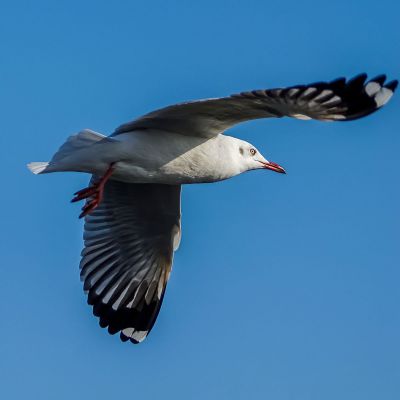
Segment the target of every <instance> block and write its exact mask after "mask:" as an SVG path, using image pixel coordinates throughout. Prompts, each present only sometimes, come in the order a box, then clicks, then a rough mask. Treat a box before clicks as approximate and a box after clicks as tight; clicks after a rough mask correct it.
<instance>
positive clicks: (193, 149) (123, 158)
mask: <svg viewBox="0 0 400 400" xmlns="http://www.w3.org/2000/svg"><path fill="white" fill-rule="evenodd" d="M114 140H115V141H116V142H117V143H116V144H115V146H116V147H117V151H115V152H114V155H117V156H118V157H117V162H116V164H115V171H114V173H113V179H116V180H121V181H124V182H132V183H165V184H170V185H178V184H185V183H206V182H215V181H219V180H223V179H226V178H229V177H230V176H232V174H229V173H226V168H224V166H225V165H226V162H224V159H223V157H221V153H220V152H219V148H220V146H219V145H218V143H219V142H218V139H215V138H214V139H208V138H198V137H191V136H183V135H178V134H172V133H167V132H158V131H152V132H140V131H138V132H132V133H127V134H121V135H118V136H116V137H115V138H114ZM219 140H223V139H219ZM224 171H225V172H224Z"/></svg>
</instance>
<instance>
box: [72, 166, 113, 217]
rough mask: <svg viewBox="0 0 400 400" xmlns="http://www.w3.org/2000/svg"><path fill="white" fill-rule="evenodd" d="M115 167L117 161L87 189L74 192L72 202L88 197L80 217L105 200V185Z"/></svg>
mask: <svg viewBox="0 0 400 400" xmlns="http://www.w3.org/2000/svg"><path fill="white" fill-rule="evenodd" d="M114 169H115V163H111V164H110V166H109V167H108V169H107V171H106V173H105V174H104V175H103V176H102V177H101V178H100V180H99V181H98V182H96V183H95V184H93V186H89V187H87V188H85V189H82V190H79V191H78V192H76V193H74V194H75V197H74V198H73V199H72V200H71V202H72V203H75V202H76V201H80V200H83V199H87V201H86V204H85V205H84V206H83V207H82V212H81V214H80V215H79V218H82V217H84V216H85V215H88V214H90V213H91V212H92V211H93V210H94V209H95V208H96V207H97V206H98V205H99V204H100V203H101V201H102V200H103V193H104V186H105V184H106V182H107V181H108V179H109V178H110V176H111V175H112V173H113V172H114Z"/></svg>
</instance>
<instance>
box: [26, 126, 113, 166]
mask: <svg viewBox="0 0 400 400" xmlns="http://www.w3.org/2000/svg"><path fill="white" fill-rule="evenodd" d="M101 140H110V141H111V140H112V139H109V138H107V137H106V136H104V135H102V134H101V133H97V132H94V131H91V130H90V129H84V130H83V131H80V132H78V133H77V134H76V135H72V136H70V137H69V138H68V139H67V141H66V142H65V143H64V144H63V145H62V146H61V147H60V148H59V149H58V151H57V152H56V154H54V156H53V158H52V159H51V160H50V161H49V162H31V163H29V164H28V168H29V169H30V170H31V171H32V172H33V173H34V174H41V173H48V172H57V171H73V170H74V169H69V168H72V166H71V165H68V161H67V163H65V160H68V157H69V156H71V155H72V154H74V153H76V152H78V151H79V150H81V149H84V148H87V147H90V146H91V145H93V144H94V143H96V142H99V141H101Z"/></svg>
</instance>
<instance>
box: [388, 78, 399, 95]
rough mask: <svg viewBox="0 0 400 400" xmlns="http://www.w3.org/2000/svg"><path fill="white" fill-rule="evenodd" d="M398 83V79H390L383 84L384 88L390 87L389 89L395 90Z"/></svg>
mask: <svg viewBox="0 0 400 400" xmlns="http://www.w3.org/2000/svg"><path fill="white" fill-rule="evenodd" d="M398 84H399V81H398V80H397V79H395V80H393V81H390V82H389V83H387V84H386V85H385V88H387V89H390V90H391V91H393V92H394V91H395V90H396V89H397V86H398Z"/></svg>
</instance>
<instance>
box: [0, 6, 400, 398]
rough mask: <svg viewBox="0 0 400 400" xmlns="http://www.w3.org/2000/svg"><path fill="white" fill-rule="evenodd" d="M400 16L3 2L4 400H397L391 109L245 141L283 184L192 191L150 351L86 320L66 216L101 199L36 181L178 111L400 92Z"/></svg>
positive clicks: (306, 9) (399, 365)
mask: <svg viewBox="0 0 400 400" xmlns="http://www.w3.org/2000/svg"><path fill="white" fill-rule="evenodd" d="M399 13H400V6H399V3H398V2H397V1H395V0H392V1H389V0H387V1H386V0H381V1H379V3H377V2H376V1H363V2H360V1H357V2H356V1H354V2H349V1H344V0H341V1H334V2H333V1H314V2H313V1H282V2H277V1H274V2H272V1H268V2H267V1H249V0H247V1H242V2H236V1H215V0H213V1H209V0H203V1H201V2H194V1H192V2H190V1H186V2H183V1H182V2H177V1H175V2H174V1H171V2H168V1H149V2H144V1H142V2H138V1H116V2H110V1H76V0H74V1H72V0H70V1H64V2H59V1H57V2H56V1H43V0H37V1H12V2H11V1H9V2H3V3H2V5H1V8H0V37H1V62H0V81H1V84H0V86H1V89H0V110H1V111H0V114H1V135H0V141H1V150H0V151H1V163H2V168H1V169H2V171H1V173H2V174H1V176H2V177H1V186H2V190H1V193H2V194H1V196H0V203H1V204H0V205H1V210H2V218H1V220H2V229H1V231H0V236H1V238H0V239H1V240H0V243H1V246H2V251H1V263H0V268H1V271H2V272H1V280H0V287H1V291H0V293H1V302H0V309H1V314H0V315H1V330H0V352H1V354H0V377H1V378H0V379H1V385H0V392H1V393H0V397H1V398H3V399H22V398H30V399H60V400H61V399H83V398H86V399H96V400H102V399H119V398H132V399H155V398H160V399H255V398H263V399H274V400H293V399H295V400H321V399H323V400H337V399H341V400H357V399H363V400H376V399H384V400H394V399H396V400H397V399H398V398H399V393H400V361H399V360H400V345H399V336H400V316H399V304H400V291H399V280H400V271H399V259H400V257H399V255H400V254H399V225H400V216H399V215H400V214H399V210H400V190H399V174H400V160H399V153H400V132H399V127H400V125H399V117H398V114H399V105H400V96H399V95H397V96H395V97H394V98H393V100H392V101H391V102H390V103H389V104H388V106H387V107H385V108H384V109H383V110H381V111H380V112H378V113H377V114H375V115H373V116H370V117H368V118H366V119H363V120H360V121H355V122H351V123H336V124H335V123H332V124H324V123H319V122H314V121H311V122H310V121H296V120H290V119H284V120H263V121H256V122H252V123H248V124H245V125H241V126H239V127H237V128H235V129H234V130H232V132H231V133H232V134H233V135H237V136H240V137H242V138H244V139H246V140H248V141H250V142H253V143H254V144H255V145H256V146H257V147H258V148H259V149H260V150H261V151H262V152H263V153H264V154H265V155H266V156H267V158H270V159H271V160H273V161H276V162H278V163H280V164H281V165H283V166H284V167H285V168H286V169H287V171H288V175H286V176H283V175H279V174H274V173H272V172H265V171H258V172H252V173H248V174H244V175H242V176H240V177H237V178H235V179H232V180H230V181H227V182H223V183H219V184H213V185H199V186H191V187H185V188H184V190H183V240H182V244H181V248H180V250H179V252H178V253H177V254H176V257H175V265H174V270H173V273H172V275H171V279H170V282H169V287H168V290H167V295H166V298H165V302H164V305H163V308H162V311H161V313H160V316H159V318H158V321H157V323H156V326H155V329H154V330H153V332H152V333H151V335H150V336H149V338H148V340H146V341H145V342H144V343H143V344H141V345H139V346H133V345H130V344H129V343H125V344H124V343H121V342H120V341H119V339H118V337H112V336H109V335H108V334H107V332H106V331H105V330H102V329H100V328H99V327H98V325H97V319H96V318H94V317H93V316H92V314H91V309H90V307H88V306H87V305H86V298H85V296H84V294H83V291H82V287H81V283H80V281H79V271H78V264H79V253H80V250H81V247H82V239H81V234H82V222H81V221H79V220H78V218H77V216H78V214H79V205H76V204H74V205H72V204H70V203H69V200H70V198H71V195H72V194H73V192H75V191H76V190H78V189H81V188H82V187H83V186H85V185H86V183H87V179H88V177H87V176H85V175H79V174H54V175H47V176H40V177H38V176H33V175H32V174H30V173H29V171H27V169H26V168H25V164H26V163H27V162H29V161H33V160H46V159H48V158H49V157H50V156H51V155H52V154H53V152H54V151H55V150H56V149H57V148H58V146H59V145H60V144H61V143H62V142H63V141H64V140H65V138H66V137H67V136H68V135H70V134H72V133H74V132H76V131H77V130H79V129H81V128H88V127H90V128H92V129H95V130H98V131H100V132H103V133H110V132H111V131H112V130H113V129H114V128H115V127H116V126H117V125H119V124H120V123H122V122H125V121H127V120H129V119H131V118H133V117H135V116H138V115H141V114H143V113H145V112H147V111H150V110H152V109H154V108H158V107H160V106H163V105H167V104H170V103H174V102H178V101H183V100H189V99H196V98H203V97H213V96H224V95H227V94H231V93H235V92H238V91H242V90H248V89H261V88H269V87H276V86H284V85H292V84H298V83H308V82H313V81H316V80H325V79H333V78H336V77H338V76H341V75H345V76H349V77H350V76H352V75H354V74H357V73H359V72H363V71H366V72H368V73H369V74H370V75H377V74H379V73H382V72H385V73H387V74H388V75H389V77H390V78H399V77H400V68H399V67H400V45H399V37H400V36H399V35H400V29H399Z"/></svg>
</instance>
